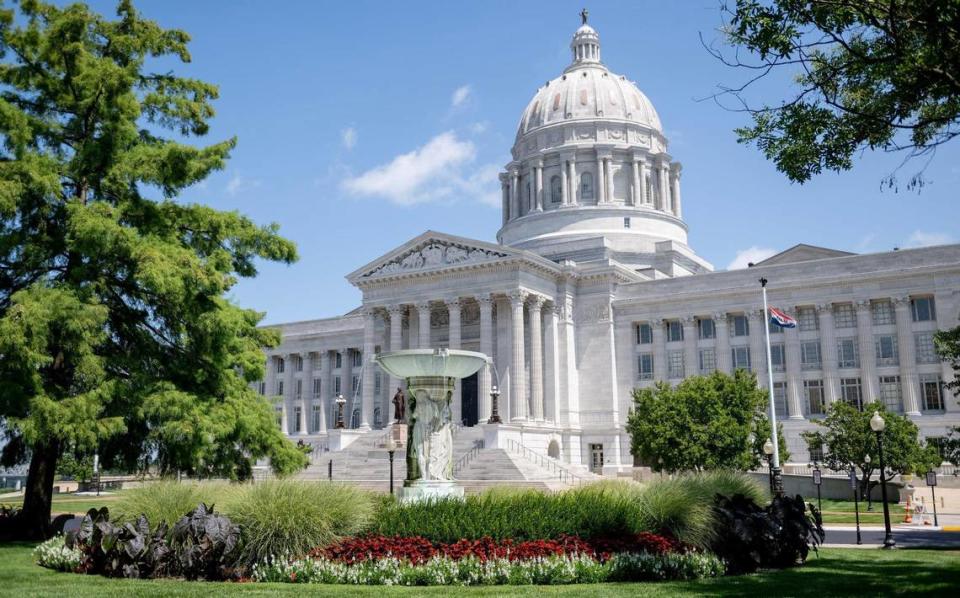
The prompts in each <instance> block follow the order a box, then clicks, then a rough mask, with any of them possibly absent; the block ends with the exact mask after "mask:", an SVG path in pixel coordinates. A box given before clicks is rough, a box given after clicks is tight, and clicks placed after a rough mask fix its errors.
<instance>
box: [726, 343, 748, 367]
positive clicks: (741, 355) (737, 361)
mask: <svg viewBox="0 0 960 598" xmlns="http://www.w3.org/2000/svg"><path fill="white" fill-rule="evenodd" d="M730 356H731V358H732V359H731V361H732V362H733V369H735V370H736V369H741V370H747V371H749V370H750V347H733V348H732V349H730Z"/></svg>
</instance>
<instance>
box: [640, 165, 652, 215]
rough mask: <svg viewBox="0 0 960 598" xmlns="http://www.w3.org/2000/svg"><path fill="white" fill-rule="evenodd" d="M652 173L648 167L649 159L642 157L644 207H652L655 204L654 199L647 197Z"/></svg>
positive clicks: (641, 193)
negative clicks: (648, 182)
mask: <svg viewBox="0 0 960 598" xmlns="http://www.w3.org/2000/svg"><path fill="white" fill-rule="evenodd" d="M649 176H650V172H649V168H648V167H647V158H646V157H642V158H641V159H640V196H639V197H640V203H641V204H642V205H645V206H646V205H650V204H651V203H653V198H652V197H648V196H647V178H649Z"/></svg>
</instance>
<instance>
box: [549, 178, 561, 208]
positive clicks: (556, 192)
mask: <svg viewBox="0 0 960 598" xmlns="http://www.w3.org/2000/svg"><path fill="white" fill-rule="evenodd" d="M560 185H561V183H560V177H558V176H556V175H554V176H552V177H550V203H560V196H561V195H562V189H561V188H560Z"/></svg>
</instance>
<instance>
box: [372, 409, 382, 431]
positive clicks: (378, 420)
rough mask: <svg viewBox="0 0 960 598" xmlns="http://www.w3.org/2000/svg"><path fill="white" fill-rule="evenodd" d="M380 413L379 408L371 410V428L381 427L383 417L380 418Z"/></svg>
mask: <svg viewBox="0 0 960 598" xmlns="http://www.w3.org/2000/svg"><path fill="white" fill-rule="evenodd" d="M381 413H382V411H380V408H379V407H376V408H374V410H373V427H374V428H379V427H381V426H382V425H383V417H382V416H381Z"/></svg>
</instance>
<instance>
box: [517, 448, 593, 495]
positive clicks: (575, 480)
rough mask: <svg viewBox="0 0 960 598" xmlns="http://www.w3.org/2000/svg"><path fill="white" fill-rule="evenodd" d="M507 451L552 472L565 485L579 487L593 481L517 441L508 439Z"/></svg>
mask: <svg viewBox="0 0 960 598" xmlns="http://www.w3.org/2000/svg"><path fill="white" fill-rule="evenodd" d="M507 450H508V451H511V452H513V453H516V454H517V455H519V456H521V457H523V458H524V459H526V460H527V461H530V462H531V463H533V464H535V465H539V466H540V467H543V468H544V469H546V470H547V471H550V472H551V473H553V474H555V475H556V476H557V479H558V480H560V481H561V482H563V483H564V484H569V485H571V486H577V485H580V484H588V483H590V482H591V481H592V480H590V479H589V478H586V477H583V476H581V475H578V474H576V473H574V472H573V471H571V470H570V469H569V468H567V467H566V466H565V465H563V464H562V463H560V462H559V461H557V460H556V459H554V458H553V457H548V456H546V455H541V454H540V453H538V452H536V451H534V450H533V449H530V448H527V447H526V446H524V445H522V444H520V443H519V442H517V441H516V440H513V439H509V438H508V439H507Z"/></svg>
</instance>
